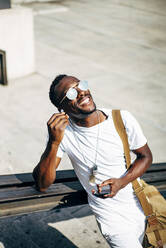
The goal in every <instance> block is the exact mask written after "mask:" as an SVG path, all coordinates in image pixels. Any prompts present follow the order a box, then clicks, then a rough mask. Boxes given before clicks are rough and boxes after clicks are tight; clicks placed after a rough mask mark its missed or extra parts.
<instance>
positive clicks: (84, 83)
mask: <svg viewBox="0 0 166 248" xmlns="http://www.w3.org/2000/svg"><path fill="white" fill-rule="evenodd" d="M78 88H79V89H80V90H88V89H89V87H88V81H86V80H82V81H80V83H79V85H78Z"/></svg>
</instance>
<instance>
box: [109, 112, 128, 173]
mask: <svg viewBox="0 0 166 248" xmlns="http://www.w3.org/2000/svg"><path fill="white" fill-rule="evenodd" d="M112 117H113V121H114V125H115V128H116V131H117V132H118V134H119V136H120V138H121V140H122V143H123V148H124V154H125V159H126V167H127V169H128V168H129V167H130V165H131V157H130V149H129V143H128V138H127V133H126V129H125V126H124V124H123V121H122V117H121V114H120V110H119V109H117V110H112Z"/></svg>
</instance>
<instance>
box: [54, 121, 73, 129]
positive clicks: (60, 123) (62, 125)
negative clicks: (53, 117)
mask: <svg viewBox="0 0 166 248" xmlns="http://www.w3.org/2000/svg"><path fill="white" fill-rule="evenodd" d="M68 124H69V121H68V120H66V119H61V120H58V122H57V123H56V125H54V126H53V128H54V129H61V128H62V129H64V128H65V127H66V126H67V125H68Z"/></svg>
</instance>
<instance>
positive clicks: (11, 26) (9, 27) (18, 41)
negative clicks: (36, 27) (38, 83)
mask: <svg viewBox="0 0 166 248" xmlns="http://www.w3.org/2000/svg"><path fill="white" fill-rule="evenodd" d="M0 37H1V39H0V49H2V50H4V51H6V60H7V75H8V78H9V79H13V78H18V77H22V76H25V75H28V74H30V73H32V72H34V70H35V65H34V35H33V13H32V10H31V9H28V8H22V7H17V8H12V9H5V10H1V11H0Z"/></svg>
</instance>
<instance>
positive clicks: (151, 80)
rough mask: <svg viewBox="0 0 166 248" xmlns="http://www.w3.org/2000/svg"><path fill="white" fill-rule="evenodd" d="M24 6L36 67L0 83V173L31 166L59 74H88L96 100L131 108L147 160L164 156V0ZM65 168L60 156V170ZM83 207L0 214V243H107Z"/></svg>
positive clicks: (71, 0)
mask: <svg viewBox="0 0 166 248" xmlns="http://www.w3.org/2000/svg"><path fill="white" fill-rule="evenodd" d="M26 7H30V8H33V10H34V35H35V52H36V71H35V73H34V74H32V75H29V76H27V77H24V78H20V79H16V80H10V81H9V85H8V86H7V87H3V86H1V87H0V99H1V104H0V113H1V128H0V136H1V140H0V146H1V156H0V162H1V167H0V174H8V173H19V172H20V173H21V172H30V171H32V170H33V168H34V166H35V165H36V163H37V162H38V160H39V157H40V155H41V153H42V151H43V149H44V147H45V143H46V135H47V128H46V122H47V120H48V119H49V117H50V115H52V113H53V112H54V111H56V110H55V109H54V107H53V106H52V105H51V103H49V101H48V90H49V85H50V82H51V80H53V79H54V77H55V76H56V75H57V74H60V73H67V74H70V75H75V76H77V77H78V78H80V79H87V80H89V83H90V86H91V91H92V93H93V94H94V98H95V101H96V103H97V105H98V106H99V107H100V106H104V107H109V108H121V109H127V110H129V111H131V112H132V113H133V114H134V115H135V117H136V118H137V119H138V120H139V122H140V124H141V126H142V128H143V130H144V133H145V134H146V136H147V138H148V142H149V145H150V147H151V149H152V151H153V154H154V161H155V162H165V161H166V153H165V147H166V125H165V123H166V115H165V103H166V100H165V99H166V86H165V81H166V32H165V30H166V14H165V13H166V3H165V1H164V0H158V1H155V0H151V1H150V0H148V1H144V0H140V1H136V0H132V1H131V0H126V1H125V2H124V1H122V0H118V1H115V0H103V1H100V0H91V1H88V0H75V1H74V0H66V1H59V2H57V1H56V2H53V1H51V2H49V3H33V4H27V5H26ZM67 168H71V165H70V163H69V161H68V159H67V158H66V157H65V158H64V161H63V163H62V165H61V167H60V169H67ZM90 213H91V212H90V210H89V208H88V207H87V206H82V207H77V208H71V209H65V210H64V209H62V210H60V209H59V210H58V212H57V210H56V211H51V212H42V213H35V214H32V215H25V216H20V217H15V218H10V219H2V220H1V221H0V225H1V236H0V241H1V242H2V244H0V247H1V245H2V246H3V245H4V246H5V248H16V247H17V248H22V247H28V248H29V247H32V248H35V247H41V248H45V247H49V248H50V247H58V248H61V247H66V248H68V247H80V248H83V247H94V248H96V247H108V246H107V245H106V243H105V242H104V241H103V239H102V237H101V236H98V235H99V234H98V231H96V230H97V227H96V224H95V220H94V217H93V216H92V215H90ZM89 215H90V216H89ZM81 216H82V217H81ZM87 216H88V217H87ZM70 224H71V225H70ZM78 227H79V228H78ZM71 229H72V230H71ZM12 230H13V231H12ZM73 230H74V232H73ZM11 231H12V233H13V234H12V235H11ZM96 232H97V233H96ZM73 233H74V235H73ZM9 234H10V235H9ZM87 237H88V238H87ZM85 240H86V242H85ZM55 242H57V243H56V244H55Z"/></svg>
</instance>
